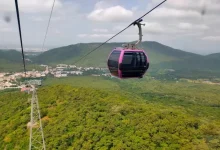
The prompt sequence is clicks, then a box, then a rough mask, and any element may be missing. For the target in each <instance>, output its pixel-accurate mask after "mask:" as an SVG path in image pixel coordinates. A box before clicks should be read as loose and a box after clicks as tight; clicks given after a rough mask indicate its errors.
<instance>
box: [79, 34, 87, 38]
mask: <svg viewBox="0 0 220 150" xmlns="http://www.w3.org/2000/svg"><path fill="white" fill-rule="evenodd" d="M77 36H78V37H80V38H84V37H87V36H88V34H78V35H77Z"/></svg>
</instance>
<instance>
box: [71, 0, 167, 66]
mask: <svg viewBox="0 0 220 150" xmlns="http://www.w3.org/2000/svg"><path fill="white" fill-rule="evenodd" d="M166 1H167V0H164V1H162V2H161V3H159V4H158V5H157V6H155V7H154V8H152V9H151V10H150V11H148V12H147V13H145V14H144V15H143V16H141V17H140V18H138V19H136V20H135V21H133V22H132V23H131V24H129V25H128V26H127V27H126V28H124V29H123V30H121V31H120V32H118V33H117V34H115V35H114V36H112V37H111V38H110V39H108V40H107V41H105V42H103V43H102V44H100V45H99V46H97V47H96V48H94V49H92V50H91V51H90V52H88V53H87V54H85V55H84V56H82V57H81V58H79V59H78V60H77V61H75V62H74V64H76V63H78V62H79V61H81V60H82V59H83V58H85V57H86V56H88V55H89V54H91V53H92V52H94V51H96V50H97V49H99V48H100V47H101V46H103V45H104V44H106V43H107V42H109V41H110V40H112V39H113V38H115V37H116V36H118V35H119V34H121V33H122V32H124V31H125V30H127V29H128V28H129V27H130V26H132V25H134V23H135V22H137V21H138V20H140V19H142V18H143V17H145V16H146V15H148V14H149V13H151V12H152V11H153V10H155V9H156V8H157V7H159V6H160V5H162V4H163V3H164V2H166Z"/></svg>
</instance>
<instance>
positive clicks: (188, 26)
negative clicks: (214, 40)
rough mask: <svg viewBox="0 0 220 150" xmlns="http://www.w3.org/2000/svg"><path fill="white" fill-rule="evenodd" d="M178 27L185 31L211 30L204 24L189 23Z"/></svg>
mask: <svg viewBox="0 0 220 150" xmlns="http://www.w3.org/2000/svg"><path fill="white" fill-rule="evenodd" d="M177 27H178V28H180V29H184V30H207V29H209V27H208V26H207V25H204V24H198V25H193V24H191V23H188V22H181V23H179V24H178V26H177Z"/></svg>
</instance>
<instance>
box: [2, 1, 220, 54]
mask: <svg viewBox="0 0 220 150" xmlns="http://www.w3.org/2000/svg"><path fill="white" fill-rule="evenodd" d="M52 2H53V0H28V1H27V0H19V7H20V13H21V14H20V15H21V25H22V33H23V41H24V46H25V49H26V50H28V49H30V48H41V45H42V42H43V38H44V34H45V31H46V26H47V22H48V18H49V13H50V9H51V6H52ZM160 2H161V0H136V1H128V0H56V5H55V8H54V13H53V17H52V20H51V25H50V29H49V32H48V36H47V40H46V43H45V46H46V48H53V47H59V46H65V45H70V44H76V43H79V42H83V43H86V42H103V41H105V40H106V39H108V38H109V37H111V36H112V35H114V34H115V33H117V32H118V31H119V30H120V29H121V28H123V27H126V26H127V25H128V24H129V23H131V22H132V21H133V20H135V19H136V18H138V17H139V16H141V15H143V14H144V13H145V12H146V11H148V10H150V9H151V8H152V7H154V6H156V5H157V4H158V3H160ZM203 8H205V9H206V14H205V15H201V10H202V9H203ZM5 15H8V16H10V17H11V22H9V23H6V22H5V21H4V19H3V18H4V16H5ZM219 17H220V1H219V0H197V1H195V0H178V1H177V0H168V1H167V2H166V3H165V4H164V5H162V6H161V7H159V8H158V9H157V10H155V11H154V12H153V13H151V14H150V15H148V16H146V17H145V18H144V21H145V24H146V25H145V27H144V29H143V30H144V37H143V39H144V40H150V41H157V42H160V43H162V44H165V45H168V46H171V47H174V48H178V49H182V50H185V51H190V52H194V53H200V54H209V53H215V52H220V48H219V47H220V29H219V26H220V20H219ZM137 34H138V32H137V28H135V27H131V28H129V30H127V31H125V32H124V33H123V34H121V35H120V36H118V37H117V38H115V39H113V40H112V42H129V41H134V40H136V39H137V38H138V35H137ZM0 41H1V42H0V47H1V48H4V47H7V48H17V47H19V34H18V28H17V20H16V16H15V6H14V1H9V0H0Z"/></svg>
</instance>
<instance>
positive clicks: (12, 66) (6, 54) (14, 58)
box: [0, 50, 42, 72]
mask: <svg viewBox="0 0 220 150" xmlns="http://www.w3.org/2000/svg"><path fill="white" fill-rule="evenodd" d="M28 58H30V57H28V56H26V55H25V59H28ZM26 64H27V65H26V67H27V68H26V69H27V70H32V69H39V70H42V68H41V67H39V66H37V65H35V64H33V63H32V62H29V61H26ZM5 71H6V72H7V71H9V72H14V71H21V72H22V71H23V60H22V55H21V52H19V51H16V50H0V72H5Z"/></svg>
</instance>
